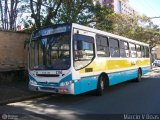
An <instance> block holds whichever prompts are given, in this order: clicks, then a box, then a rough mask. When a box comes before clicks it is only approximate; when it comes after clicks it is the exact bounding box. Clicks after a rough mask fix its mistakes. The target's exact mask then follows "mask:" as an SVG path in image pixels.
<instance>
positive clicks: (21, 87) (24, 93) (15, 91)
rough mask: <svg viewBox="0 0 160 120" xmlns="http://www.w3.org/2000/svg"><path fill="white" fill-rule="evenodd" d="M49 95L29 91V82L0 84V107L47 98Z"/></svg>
mask: <svg viewBox="0 0 160 120" xmlns="http://www.w3.org/2000/svg"><path fill="white" fill-rule="evenodd" d="M47 95H49V94H47V93H41V92H33V91H29V89H28V81H16V82H11V83H6V84H0V105H6V104H8V103H14V102H19V101H23V100H29V99H33V98H38V97H43V96H47Z"/></svg>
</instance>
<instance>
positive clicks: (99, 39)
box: [96, 35, 110, 57]
mask: <svg viewBox="0 0 160 120" xmlns="http://www.w3.org/2000/svg"><path fill="white" fill-rule="evenodd" d="M96 43H97V56H99V57H109V56H110V54H109V46H108V38H107V37H104V36H101V35H97V36H96Z"/></svg>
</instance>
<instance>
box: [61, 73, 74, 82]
mask: <svg viewBox="0 0 160 120" xmlns="http://www.w3.org/2000/svg"><path fill="white" fill-rule="evenodd" d="M71 80H72V74H69V75H67V76H66V77H64V78H63V79H62V80H60V82H59V83H61V82H67V81H71Z"/></svg>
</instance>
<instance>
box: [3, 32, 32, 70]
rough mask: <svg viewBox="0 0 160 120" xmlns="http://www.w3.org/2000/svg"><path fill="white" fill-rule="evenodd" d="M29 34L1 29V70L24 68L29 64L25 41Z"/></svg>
mask: <svg viewBox="0 0 160 120" xmlns="http://www.w3.org/2000/svg"><path fill="white" fill-rule="evenodd" d="M29 37H30V35H29V34H25V33H17V32H6V31H0V72H3V71H14V70H22V69H24V68H25V67H26V65H27V49H25V48H24V41H25V40H26V39H27V38H29Z"/></svg>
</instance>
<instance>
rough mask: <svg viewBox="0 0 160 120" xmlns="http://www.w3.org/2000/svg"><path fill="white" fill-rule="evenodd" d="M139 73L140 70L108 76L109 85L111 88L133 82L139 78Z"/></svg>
mask: <svg viewBox="0 0 160 120" xmlns="http://www.w3.org/2000/svg"><path fill="white" fill-rule="evenodd" d="M137 73H138V69H135V70H128V71H122V72H117V73H112V74H108V77H109V85H110V86H111V85H115V84H118V83H121V82H125V81H128V80H132V79H134V78H136V77H137Z"/></svg>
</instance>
